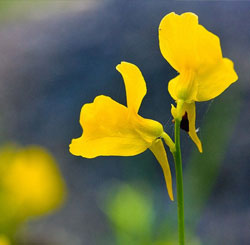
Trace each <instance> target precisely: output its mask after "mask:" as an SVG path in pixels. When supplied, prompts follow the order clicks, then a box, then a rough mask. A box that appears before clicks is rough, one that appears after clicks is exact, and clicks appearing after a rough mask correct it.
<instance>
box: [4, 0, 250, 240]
mask: <svg viewBox="0 0 250 245" xmlns="http://www.w3.org/2000/svg"><path fill="white" fill-rule="evenodd" d="M0 7H1V15H2V17H1V19H0V21H1V22H2V23H0V31H1V35H0V54H1V59H0V114H1V116H0V123H1V128H0V129H1V131H0V136H1V142H2V143H4V142H6V141H15V142H18V143H20V144H23V145H26V144H39V145H42V146H45V147H47V148H48V149H49V150H50V151H51V152H52V153H53V154H54V156H55V157H56V159H57V160H58V162H59V165H60V168H61V171H62V173H63V176H64V178H65V181H66V183H67V186H68V200H67V202H66V204H65V205H64V207H63V208H62V209H61V210H60V211H58V212H57V213H55V214H53V215H51V216H48V217H46V218H43V219H40V220H37V221H34V222H32V225H31V226H30V227H29V234H30V236H31V237H34V238H35V239H36V240H38V241H39V239H40V240H45V241H49V240H52V241H54V243H55V244H72V245H78V244H79V245H80V244H88V245H89V244H93V245H95V244H98V245H99V244H100V245H102V244H117V243H116V242H115V239H113V238H112V236H113V232H112V229H111V228H110V222H109V220H108V219H107V216H105V214H104V213H103V211H102V203H100V202H102V198H100V196H102V197H103V195H104V196H105V192H107V193H108V191H109V190H108V187H105V186H109V185H108V183H112V181H113V180H118V181H120V182H126V183H130V182H132V183H134V182H135V181H136V182H137V181H139V182H143V183H145V184H146V185H147V186H148V187H149V188H151V189H152V190H153V192H154V200H155V202H156V206H155V207H156V211H155V212H156V214H157V217H158V218H157V219H158V220H159V222H161V221H162V220H161V215H162V212H164V209H166V210H168V209H169V208H170V209H171V207H173V206H175V205H176V202H175V203H171V202H170V201H169V200H168V197H167V192H166V190H165V184H164V179H163V176H162V172H161V169H160V167H159V165H158V164H157V162H156V160H155V159H154V157H153V156H152V154H151V153H150V152H149V151H147V152H145V153H143V154H141V155H139V156H135V157H129V158H122V157H106V158H104V157H98V158H96V159H91V160H89V159H83V158H78V157H75V156H72V155H70V154H69V152H68V144H69V143H70V141H71V139H72V138H76V137H78V136H80V134H81V127H80V125H79V122H78V120H79V113H80V109H81V106H82V105H83V104H84V103H87V102H92V101H93V99H94V97H95V96H97V95H100V94H105V95H109V96H111V97H112V98H113V99H115V100H116V101H118V102H120V103H123V104H125V103H126V100H125V90H124V85H123V82H122V78H121V76H120V74H119V73H118V72H117V71H116V70H115V66H116V65H117V64H118V63H120V62H121V61H128V62H131V63H134V64H136V65H137V66H139V67H140V69H141V71H142V73H143V74H144V77H145V80H146V82H147V87H148V94H147V96H146V97H145V99H144V101H143V104H142V107H141V109H140V114H141V115H142V116H144V117H147V118H152V119H155V120H158V121H160V122H161V123H162V124H163V125H164V128H165V130H166V131H167V132H168V133H169V134H170V135H171V136H173V124H172V122H171V115H170V103H173V101H172V99H171V98H170V96H169V95H168V92H167V83H168V81H169V80H170V79H171V78H173V77H174V76H175V75H176V72H175V71H174V70H173V69H172V68H171V66H170V65H169V64H168V63H167V62H166V61H165V60H164V59H163V57H162V56H161V53H160V50H159V46H158V25H159V23H160V21H161V19H162V18H163V16H164V15H166V14H167V13H169V12H172V11H175V12H176V13H178V14H180V13H183V12H187V11H192V12H194V13H196V14H197V15H198V16H199V21H200V23H201V24H202V25H204V26H205V27H206V28H207V29H208V30H210V31H212V32H213V33H215V34H217V35H218V36H219V37H220V39H221V45H222V50H223V54H224V56H225V57H229V58H230V59H232V60H233V61H234V63H235V69H236V71H237V73H238V75H239V81H238V82H237V83H235V84H234V85H232V86H231V87H230V88H229V89H228V90H227V91H226V92H225V93H224V94H223V95H222V96H221V97H219V98H216V99H215V100H214V101H212V102H208V103H203V104H198V105H197V114H198V115H197V126H198V127H200V133H199V134H200V137H201V139H202V141H203V143H204V156H206V159H205V157H204V158H201V159H199V156H197V155H196V154H198V153H197V151H196V149H195V147H194V144H193V143H192V142H191V140H190V139H189V138H188V136H187V135H186V134H185V133H183V134H182V148H183V152H184V155H183V159H184V175H185V171H186V172H187V176H191V177H190V179H189V180H187V185H186V188H188V187H189V186H192V188H191V189H192V190H194V191H193V192H192V191H190V190H186V189H185V191H186V192H185V193H186V194H185V198H186V199H187V201H186V207H185V208H186V209H187V210H191V211H190V214H189V211H187V216H188V217H187V222H188V223H189V222H191V223H192V217H193V219H194V220H195V221H196V222H197V225H196V228H195V234H196V235H197V237H199V239H200V241H201V244H216V245H217V244H228V245H234V244H241V245H247V244H249V243H250V205H249V204H250V197H249V184H250V180H249V174H250V167H249V160H250V153H249V146H250V134H249V133H250V130H249V126H250V110H249V108H250V100H249V98H250V97H249V95H250V89H249V88H250V87H249V82H250V81H249V68H250V2H249V1H239V2H238V1H158V0H156V1H153V0H151V1H140V0H137V1H122V0H113V1H112V0H110V1H84V0H82V1H38V2H37V3H34V1H33V2H32V1H20V2H15V1H14V2H13V4H9V3H8V4H7V3H6V4H5V2H4V1H3V3H1V5H0ZM220 134H222V135H220ZM207 139H209V140H210V141H207ZM223 139H225V140H224V141H223ZM206 142H208V143H206ZM218 142H219V143H218ZM217 143H218V147H217V146H216V144H217ZM216 149H217V150H216ZM169 159H170V162H171V163H170V164H171V169H172V172H173V173H174V166H173V159H172V158H171V157H169ZM192 159H193V161H194V162H195V161H198V160H201V161H199V164H198V165H197V166H198V167H197V166H196V165H194V166H193V165H192V163H191V162H192V161H191V160H192ZM214 159H216V161H217V162H219V163H216V164H213V160H214ZM189 164H190V166H193V169H190V168H189V167H188V165H189ZM214 165H216V166H214ZM199 168H201V169H199ZM214 169H215V170H214ZM206 171H207V173H208V175H209V174H211V173H212V174H211V181H210V179H208V180H207V181H204V183H203V182H202V180H203V179H204V178H203V177H201V182H199V181H200V180H199V174H201V176H202V174H204V173H206ZM204 176H205V175H204ZM193 180H194V181H193ZM45 181H46V180H45ZM195 181H196V182H195ZM202 184H204V186H202ZM207 186H209V187H207ZM195 188H196V189H197V190H196V189H195ZM199 188H200V189H199ZM203 189H204V190H206V191H204V192H206V195H204V196H202V193H203ZM189 192H190V193H189ZM100 193H101V194H100ZM196 193H199V194H200V196H201V197H197V199H199V198H200V200H201V202H200V203H199V204H196V201H195V198H196ZM144 194H145V195H147V192H146V191H145V193H144ZM189 194H190V195H189ZM192 195H193V196H192ZM190 197H191V198H190ZM159 203H160V205H159ZM196 205H197V208H198V209H199V213H198V212H197V214H196V213H195V207H196ZM159 206H160V207H159ZM157 207H158V208H157ZM162 207H164V208H162ZM192 209H194V210H192ZM189 217H191V218H190V220H191V221H190V220H189ZM131 218H132V217H131ZM167 218H168V217H167V216H166V217H165V216H164V219H167ZM162 219H163V217H162ZM173 226H174V227H176V220H175V219H174V221H173ZM102 237H103V240H102V239H100V238H102ZM45 238H46V239H45ZM104 238H105V239H104ZM104 240H105V241H104ZM55 241H57V243H56V242H55ZM105 242H106V243H105ZM54 243H53V244H54ZM38 244H41V243H38Z"/></svg>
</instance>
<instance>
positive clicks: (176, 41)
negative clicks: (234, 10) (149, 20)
mask: <svg viewBox="0 0 250 245" xmlns="http://www.w3.org/2000/svg"><path fill="white" fill-rule="evenodd" d="M159 44H160V50H161V53H162V55H163V57H164V58H165V59H166V60H167V61H168V62H169V64H170V65H171V66H172V67H173V68H174V69H175V70H176V71H177V72H178V73H179V75H178V76H176V77H175V78H173V79H172V80H171V81H170V82H169V84H168V91H169V93H170V95H171V97H172V98H173V99H174V100H175V101H176V103H177V106H176V107H174V106H173V105H172V109H171V112H172V115H173V117H174V119H175V120H176V119H177V120H180V121H181V120H182V118H184V120H186V121H187V120H188V121H187V123H188V125H187V126H186V130H187V131H188V133H189V135H190V137H191V139H192V140H193V141H194V143H195V144H196V145H197V147H198V149H199V151H200V152H202V144H201V142H200V140H199V138H198V136H197V134H196V128H195V117H196V115H195V114H196V113H195V102H201V101H207V100H211V99H213V98H215V97H217V96H218V95H220V94H221V93H222V92H223V91H224V90H225V89H226V88H228V87H229V86H230V85H231V84H232V83H234V82H235V81H237V79H238V76H237V74H236V72H235V70H234V66H233V62H232V61H231V60H229V59H228V58H223V56H222V51H221V47H220V39H219V38H218V37H217V36H216V35H214V34H213V33H211V32H209V31H208V30H206V29H205V28H204V27H203V26H202V25H200V24H199V23H198V16H197V15H195V14H193V13H184V14H182V15H177V14H175V13H173V12H172V13H170V14H168V15H166V16H165V17H164V18H163V19H162V21H161V23H160V26H159Z"/></svg>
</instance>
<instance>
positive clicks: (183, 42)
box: [159, 12, 222, 73]
mask: <svg viewBox="0 0 250 245" xmlns="http://www.w3.org/2000/svg"><path fill="white" fill-rule="evenodd" d="M159 44H160V50H161V53H162V55H163V57H164V58H165V59H166V60H167V61H168V62H169V63H170V65H171V66H172V67H173V68H174V69H175V70H177V71H178V72H180V73H181V72H182V70H185V69H192V70H193V69H194V70H197V69H199V68H200V67H204V65H205V66H207V65H212V64H215V63H217V62H218V60H219V59H221V58H222V53H221V48H220V41H219V38H218V37H217V36H216V35H214V34H213V33H211V32H209V31H208V30H206V29H205V28H204V27H203V26H201V25H199V24H198V16H197V15H195V14H193V13H184V14H182V15H177V14H175V13H173V12H172V13H170V14H168V15H166V16H165V17H164V18H163V19H162V21H161V23H160V26H159Z"/></svg>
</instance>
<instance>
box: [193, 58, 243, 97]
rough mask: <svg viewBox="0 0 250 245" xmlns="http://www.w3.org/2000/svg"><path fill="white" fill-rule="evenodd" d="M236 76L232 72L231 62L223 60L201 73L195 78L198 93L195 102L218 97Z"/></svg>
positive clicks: (233, 71) (235, 79) (234, 80)
mask: <svg viewBox="0 0 250 245" xmlns="http://www.w3.org/2000/svg"><path fill="white" fill-rule="evenodd" d="M237 79H238V76H237V74H236V72H235V70H234V66H233V62H232V61H231V60H229V59H227V58H223V59H222V60H221V62H219V63H218V64H217V65H216V66H214V67H213V68H212V69H211V68H210V69H209V70H206V71H202V72H200V73H199V74H197V76H196V80H197V84H198V92H197V96H196V101H206V100H210V99H213V98H214V97H216V96H218V95H220V94H221V93H222V92H223V91H224V90H225V89H226V88H228V87H229V86H230V85H231V84H232V83H234V82H236V81H237Z"/></svg>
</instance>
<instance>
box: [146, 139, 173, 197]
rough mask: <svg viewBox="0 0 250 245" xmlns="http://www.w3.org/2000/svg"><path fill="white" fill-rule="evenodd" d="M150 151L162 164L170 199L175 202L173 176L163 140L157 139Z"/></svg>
mask: <svg viewBox="0 0 250 245" xmlns="http://www.w3.org/2000/svg"><path fill="white" fill-rule="evenodd" d="M149 149H150V150H151V151H152V152H153V154H154V155H155V157H156V159H157V161H158V162H159V163H160V165H161V167H162V170H163V173H164V177H165V181H166V186H167V190H168V195H169V197H170V199H171V200H172V201H173V200H174V197H173V187H172V176H171V171H170V167H169V163H168V158H167V154H166V151H165V148H164V146H163V143H162V140H161V139H157V140H156V141H155V142H154V143H153V144H152V146H151V147H150V148H149Z"/></svg>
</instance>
